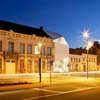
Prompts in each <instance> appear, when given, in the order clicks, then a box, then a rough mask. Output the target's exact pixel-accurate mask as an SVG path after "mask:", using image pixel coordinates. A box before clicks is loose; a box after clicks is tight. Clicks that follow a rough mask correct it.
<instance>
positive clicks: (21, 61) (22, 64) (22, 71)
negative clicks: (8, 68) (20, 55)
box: [20, 60, 25, 73]
mask: <svg viewBox="0 0 100 100" xmlns="http://www.w3.org/2000/svg"><path fill="white" fill-rule="evenodd" d="M20 73H25V64H24V60H20Z"/></svg>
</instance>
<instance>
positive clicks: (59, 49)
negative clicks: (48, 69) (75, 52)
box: [49, 33, 69, 73]
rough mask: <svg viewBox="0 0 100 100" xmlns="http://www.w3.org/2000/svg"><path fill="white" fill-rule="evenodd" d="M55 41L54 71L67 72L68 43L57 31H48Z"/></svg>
mask: <svg viewBox="0 0 100 100" xmlns="http://www.w3.org/2000/svg"><path fill="white" fill-rule="evenodd" d="M49 35H50V36H51V37H52V39H53V41H54V43H55V47H54V48H55V53H54V57H55V60H54V66H53V70H54V72H61V73H64V72H68V71H69V70H68V63H69V45H68V43H67V41H66V40H65V39H64V37H63V36H62V35H60V34H58V33H49Z"/></svg>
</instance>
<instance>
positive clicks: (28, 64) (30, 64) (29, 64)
mask: <svg viewBox="0 0 100 100" xmlns="http://www.w3.org/2000/svg"><path fill="white" fill-rule="evenodd" d="M27 72H28V73H32V72H33V68H32V61H31V60H28V61H27Z"/></svg>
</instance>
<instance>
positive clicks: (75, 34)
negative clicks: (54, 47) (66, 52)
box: [0, 0, 100, 47]
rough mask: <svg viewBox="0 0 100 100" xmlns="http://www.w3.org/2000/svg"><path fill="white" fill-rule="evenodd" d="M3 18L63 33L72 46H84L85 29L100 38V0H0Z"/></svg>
mask: <svg viewBox="0 0 100 100" xmlns="http://www.w3.org/2000/svg"><path fill="white" fill-rule="evenodd" d="M0 20H7V21H12V22H15V23H19V24H25V25H28V26H33V27H40V26H44V29H45V30H46V31H50V32H57V33H60V34H62V35H63V36H64V37H65V38H66V40H67V41H68V43H69V46H70V47H80V46H83V44H84V43H83V41H82V34H81V33H82V32H83V31H85V30H89V32H90V35H91V39H92V40H93V41H94V40H99V39H100V0H0Z"/></svg>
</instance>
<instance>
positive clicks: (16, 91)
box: [0, 90, 25, 95]
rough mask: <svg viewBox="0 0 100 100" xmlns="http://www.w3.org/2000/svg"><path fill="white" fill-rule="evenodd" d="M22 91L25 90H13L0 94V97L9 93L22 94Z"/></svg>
mask: <svg viewBox="0 0 100 100" xmlns="http://www.w3.org/2000/svg"><path fill="white" fill-rule="evenodd" d="M23 91H25V90H14V91H6V92H0V95H5V94H11V93H18V92H23Z"/></svg>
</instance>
